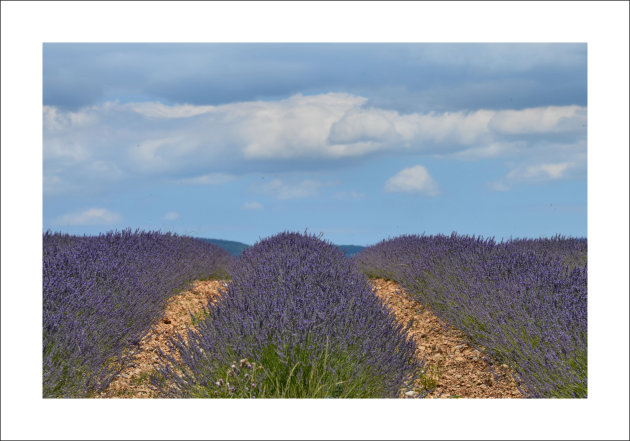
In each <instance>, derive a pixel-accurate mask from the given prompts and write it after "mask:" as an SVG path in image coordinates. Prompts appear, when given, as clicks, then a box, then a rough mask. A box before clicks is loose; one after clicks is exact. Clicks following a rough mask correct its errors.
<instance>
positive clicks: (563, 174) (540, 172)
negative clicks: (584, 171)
mask: <svg viewBox="0 0 630 441" xmlns="http://www.w3.org/2000/svg"><path fill="white" fill-rule="evenodd" d="M580 168H581V167H580V164H578V163H575V162H554V163H541V164H524V165H520V166H517V167H515V168H513V169H512V170H510V172H509V173H508V174H507V175H506V176H504V177H503V178H501V179H499V180H497V181H493V182H490V183H488V186H489V187H490V188H491V189H492V190H495V191H508V190H510V189H511V188H512V187H513V186H515V185H522V184H526V185H527V184H537V183H543V182H549V181H555V180H559V179H565V178H567V177H570V176H572V175H574V174H575V173H576V172H579V169H580Z"/></svg>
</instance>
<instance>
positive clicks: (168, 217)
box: [162, 211, 180, 221]
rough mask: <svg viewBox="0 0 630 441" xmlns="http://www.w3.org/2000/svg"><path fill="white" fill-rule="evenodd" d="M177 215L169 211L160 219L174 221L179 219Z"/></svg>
mask: <svg viewBox="0 0 630 441" xmlns="http://www.w3.org/2000/svg"><path fill="white" fill-rule="evenodd" d="M179 216H180V215H179V213H178V212H176V211H169V212H168V213H165V214H164V216H162V219H164V220H169V221H170V220H176V219H179Z"/></svg>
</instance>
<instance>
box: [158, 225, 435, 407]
mask: <svg viewBox="0 0 630 441" xmlns="http://www.w3.org/2000/svg"><path fill="white" fill-rule="evenodd" d="M207 312H208V316H207V317H206V318H205V320H204V321H202V322H201V323H200V324H199V325H198V326H197V327H196V328H195V330H189V332H188V335H187V339H185V338H183V337H179V338H176V339H173V340H172V341H171V344H172V349H173V351H172V352H171V354H172V355H164V354H163V362H162V365H161V367H160V368H159V372H160V375H159V376H158V377H157V379H156V378H154V385H156V386H157V387H159V388H160V390H161V392H162V394H163V395H164V396H170V397H224V396H235V397H285V398H300V397H303V398H316V397H379V398H384V397H397V396H398V394H399V392H400V390H401V388H403V387H406V386H408V383H409V382H410V381H411V380H412V379H413V378H416V377H417V376H418V375H420V374H421V372H422V370H423V365H422V363H420V362H419V361H418V360H417V359H416V357H415V356H414V353H415V349H416V348H415V344H414V343H413V341H412V340H409V339H408V338H407V337H406V334H405V330H404V329H403V328H402V327H401V326H400V325H398V324H396V322H395V320H394V319H393V317H392V316H391V315H390V314H388V311H387V310H386V309H385V308H384V306H383V305H382V304H381V303H380V301H379V300H378V298H377V297H376V296H375V295H374V293H373V292H372V290H371V288H370V286H369V284H368V281H367V279H366V277H365V276H364V275H363V274H361V273H360V272H359V271H358V270H357V269H356V268H355V267H354V265H353V264H352V262H351V261H350V260H348V258H347V257H346V256H345V255H344V254H343V253H342V252H341V251H339V250H338V249H337V248H336V247H335V246H334V245H332V244H330V243H327V242H324V241H322V240H319V239H318V238H316V237H314V236H310V235H308V234H304V235H302V234H298V233H282V234H278V235H276V236H273V237H270V238H267V239H264V240H262V241H260V242H259V243H257V244H256V245H254V246H253V247H252V248H250V249H248V250H246V251H245V252H244V253H243V255H242V256H241V258H240V259H239V261H238V262H237V264H236V266H235V269H234V271H233V275H232V281H231V282H230V283H229V285H228V287H227V292H225V293H223V295H222V297H221V300H220V301H219V302H218V303H217V304H215V305H213V306H212V308H210V307H209V308H208V311H207ZM239 360H240V362H239ZM252 366H257V367H258V368H256V369H260V370H261V372H260V373H258V377H257V378H256V379H255V380H254V379H253V377H254V374H253V372H254V370H255V369H254V368H252ZM246 368H247V369H246ZM239 369H240V371H243V372H245V371H247V372H248V373H245V374H243V373H242V372H241V376H239V372H240V371H239ZM248 369H251V372H250V371H249V370H248ZM244 377H247V378H248V379H249V382H248V381H246V380H244ZM235 388H240V389H239V390H235Z"/></svg>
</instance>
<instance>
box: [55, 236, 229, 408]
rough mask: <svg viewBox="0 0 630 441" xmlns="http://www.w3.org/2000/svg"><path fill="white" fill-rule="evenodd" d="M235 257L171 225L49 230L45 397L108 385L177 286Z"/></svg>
mask: <svg viewBox="0 0 630 441" xmlns="http://www.w3.org/2000/svg"><path fill="white" fill-rule="evenodd" d="M232 264H233V259H232V257H231V256H230V255H229V254H228V253H227V252H225V251H223V250H222V249H220V248H218V247H216V246H214V245H211V244H209V243H207V242H203V241H201V240H197V239H193V238H190V237H182V236H177V235H174V234H170V233H168V234H163V233H159V232H140V231H135V232H132V231H131V230H124V231H121V232H110V233H107V234H101V235H99V236H91V237H90V236H70V235H67V234H61V233H51V232H46V233H44V236H43V395H44V397H85V396H91V395H93V394H95V393H96V392H98V391H101V390H103V389H105V388H106V387H107V386H108V384H109V383H110V382H111V380H112V379H113V378H114V376H115V375H116V374H117V373H119V372H120V370H121V368H122V366H123V365H124V364H125V362H126V360H127V359H128V358H129V357H130V356H131V355H132V354H133V352H134V348H136V345H137V343H138V342H139V341H140V340H141V339H142V338H143V337H144V336H145V335H146V333H147V332H148V330H149V329H150V327H151V325H152V324H153V323H154V322H155V321H156V320H158V319H159V316H160V313H161V312H162V311H163V309H164V306H165V304H166V301H167V300H168V298H169V297H170V296H171V295H172V294H174V293H176V292H178V291H179V290H181V289H183V288H185V287H186V286H187V284H188V283H189V282H191V281H192V280H195V279H200V278H217V277H225V276H226V275H227V273H228V272H229V271H230V269H231V266H232Z"/></svg>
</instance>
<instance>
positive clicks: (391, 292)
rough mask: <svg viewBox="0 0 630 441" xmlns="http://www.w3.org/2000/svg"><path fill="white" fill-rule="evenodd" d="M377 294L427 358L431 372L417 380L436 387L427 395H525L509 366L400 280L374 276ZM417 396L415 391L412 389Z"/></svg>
mask: <svg viewBox="0 0 630 441" xmlns="http://www.w3.org/2000/svg"><path fill="white" fill-rule="evenodd" d="M371 282H372V286H373V287H374V288H376V295H377V296H378V297H379V298H380V299H381V301H382V302H383V303H384V304H385V305H386V306H388V307H389V308H390V310H391V312H392V313H393V314H394V315H395V317H396V320H397V321H398V322H399V323H401V324H402V325H403V326H407V324H408V323H409V321H411V320H413V324H412V326H411V328H410V329H409V333H410V335H411V337H412V338H413V339H414V341H415V343H416V347H417V352H416V353H417V356H418V358H419V359H420V360H422V359H423V358H424V359H425V363H426V366H427V367H428V371H427V374H426V375H425V376H424V377H423V378H421V379H418V380H417V383H416V388H417V390H422V389H427V388H431V389H434V390H433V392H431V393H430V394H429V395H427V396H426V398H523V394H522V393H521V392H520V391H519V390H518V388H517V387H516V383H515V381H514V380H513V379H512V376H511V373H510V369H509V367H507V366H505V365H503V366H501V365H496V364H492V363H491V362H490V361H489V360H488V361H484V358H485V355H484V354H483V353H481V352H479V351H478V350H477V349H475V348H473V347H471V346H470V345H469V344H468V343H467V342H466V340H465V337H464V334H463V333H461V332H460V331H458V330H456V329H453V328H450V327H446V326H444V325H443V324H442V323H441V322H440V320H439V319H438V317H437V316H436V315H435V314H434V313H433V312H432V311H431V310H430V308H427V307H424V306H423V305H421V304H420V303H418V302H417V301H415V300H413V299H411V298H410V297H409V295H408V294H407V293H406V292H405V291H404V290H403V289H402V288H401V287H400V285H398V284H397V283H396V282H393V281H390V280H385V279H372V280H371ZM408 394H409V395H408V396H413V395H414V394H413V391H409V392H408Z"/></svg>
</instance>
